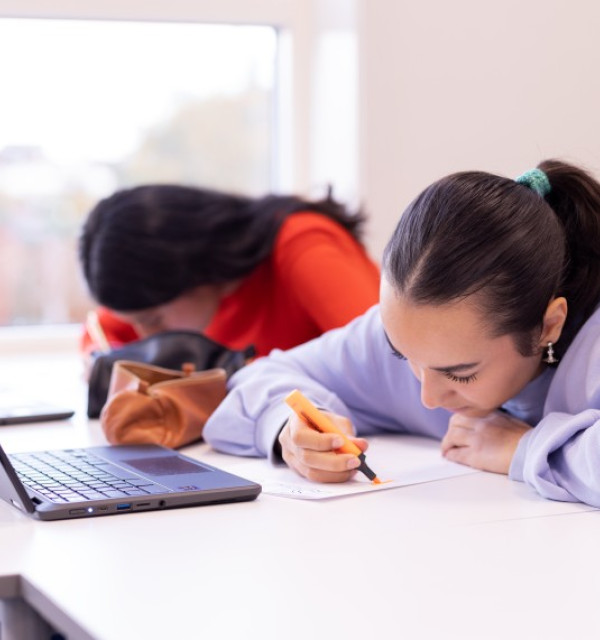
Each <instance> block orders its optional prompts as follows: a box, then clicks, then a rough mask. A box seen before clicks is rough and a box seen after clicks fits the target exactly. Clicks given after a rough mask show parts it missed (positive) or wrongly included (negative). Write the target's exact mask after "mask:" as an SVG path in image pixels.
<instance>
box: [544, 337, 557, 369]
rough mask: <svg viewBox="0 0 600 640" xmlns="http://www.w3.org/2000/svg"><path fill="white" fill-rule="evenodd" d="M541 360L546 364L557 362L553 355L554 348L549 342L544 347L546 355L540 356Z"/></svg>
mask: <svg viewBox="0 0 600 640" xmlns="http://www.w3.org/2000/svg"><path fill="white" fill-rule="evenodd" d="M542 362H545V363H546V364H556V363H557V362H558V358H555V357H554V349H553V347H552V343H551V342H549V343H548V346H547V347H546V357H545V358H542Z"/></svg>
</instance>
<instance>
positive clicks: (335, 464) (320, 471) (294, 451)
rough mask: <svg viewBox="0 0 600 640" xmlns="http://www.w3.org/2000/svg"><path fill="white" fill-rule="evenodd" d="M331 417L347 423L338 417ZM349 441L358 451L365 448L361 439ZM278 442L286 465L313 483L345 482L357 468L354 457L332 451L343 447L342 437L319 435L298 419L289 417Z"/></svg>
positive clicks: (357, 463) (326, 434) (327, 434)
mask: <svg viewBox="0 0 600 640" xmlns="http://www.w3.org/2000/svg"><path fill="white" fill-rule="evenodd" d="M330 417H332V419H333V418H336V419H339V420H341V421H346V422H347V423H348V422H349V421H347V420H346V419H345V418H341V417H340V416H330ZM336 422H337V420H336ZM345 427H346V428H347V427H348V425H345ZM352 441H353V442H355V443H356V445H357V446H358V447H359V448H360V449H361V451H364V450H365V449H366V445H367V443H366V441H365V440H363V439H362V438H352ZM279 442H280V444H281V452H282V457H283V459H284V461H285V463H286V464H287V465H288V466H289V467H290V468H292V469H294V470H295V471H297V472H298V473H299V474H300V475H302V476H304V477H305V478H308V479H309V480H314V481H316V482H345V481H346V480H348V479H350V478H351V477H352V476H353V475H354V474H355V473H356V468H357V467H358V466H359V465H360V461H359V460H358V458H357V457H356V456H354V455H352V454H346V453H337V452H336V451H335V450H336V449H338V448H339V447H341V446H342V445H343V442H344V441H343V438H341V436H339V435H337V434H331V433H320V432H318V431H316V430H315V429H312V428H310V427H309V426H308V425H306V423H304V422H303V421H302V420H300V418H298V417H297V416H291V417H290V419H289V421H288V423H287V424H286V426H285V427H284V428H283V430H282V431H281V433H280V435H279Z"/></svg>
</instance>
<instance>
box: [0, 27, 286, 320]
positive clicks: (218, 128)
mask: <svg viewBox="0 0 600 640" xmlns="http://www.w3.org/2000/svg"><path fill="white" fill-rule="evenodd" d="M276 55H277V33H276V30H275V29H274V28H271V27H267V26H243V25H239V26H230V25H212V24H194V23H169V22H163V23H152V22H118V21H88V20H36V19H0V57H1V59H2V60H3V61H4V64H3V74H2V79H1V83H2V101H0V270H1V277H0V325H19V324H21V325H26V324H54V323H67V322H79V321H81V320H82V319H83V318H84V316H85V312H86V311H87V309H89V308H90V306H92V303H91V301H90V300H89V299H88V298H87V296H86V293H85V287H84V285H83V283H82V280H81V277H80V272H79V265H78V262H77V236H78V230H79V226H80V224H81V222H82V220H83V218H84V217H85V215H86V213H87V211H89V209H90V208H91V207H92V206H93V205H94V204H95V202H96V201H97V200H98V199H100V198H102V197H104V196H106V195H109V194H110V193H112V192H113V191H114V190H116V189H118V188H121V187H125V186H130V185H133V184H141V183H145V182H182V183H186V184H198V185H202V186H209V187H214V188H218V189H230V190H235V191H241V192H244V193H249V194H261V193H264V192H266V191H269V190H271V189H272V188H273V187H274V184H273V179H272V176H273V175H274V169H273V167H274V164H275V158H274V154H273V152H272V149H274V148H275V146H276V145H275V139H274V138H275V136H276V133H275V127H274V123H275V118H274V116H273V112H274V109H273V104H274V93H275V64H276ZM7 61H9V63H8V62H7Z"/></svg>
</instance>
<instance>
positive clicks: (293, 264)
mask: <svg viewBox="0 0 600 640" xmlns="http://www.w3.org/2000/svg"><path fill="white" fill-rule="evenodd" d="M378 296H379V269H378V267H377V266H376V264H375V263H374V262H373V261H371V260H370V258H369V257H368V256H367V254H366V252H365V250H364V249H363V247H362V246H361V245H360V244H359V243H358V242H357V241H356V240H355V239H354V238H353V237H352V236H351V235H350V233H349V232H348V231H347V230H346V229H344V228H343V227H341V226H340V225H339V224H337V223H336V222H334V221H332V220H331V219H330V218H326V217H325V216H323V215H319V214H315V213H297V214H293V215H291V216H290V217H289V218H287V219H286V220H285V222H284V223H283V224H282V226H281V229H280V230H279V233H278V234H277V237H276V239H275V243H274V246H273V251H272V253H271V255H270V256H269V257H268V258H267V259H266V260H264V261H263V262H262V263H261V264H259V265H258V267H256V268H255V269H254V271H252V273H251V274H250V275H249V276H247V277H246V278H245V279H244V280H243V281H242V283H241V284H240V286H239V287H237V289H236V290H235V291H234V292H233V293H232V294H231V295H229V296H227V297H225V298H224V299H223V300H222V301H221V304H220V305H219V308H218V310H217V313H216V314H215V316H214V317H213V319H212V321H211V323H210V325H209V326H208V327H207V328H206V330H205V331H204V333H205V334H206V335H207V336H209V337H210V338H212V339H213V340H216V341H217V342H220V343H222V344H225V345H227V346H228V347H230V348H232V349H240V348H243V347H246V346H248V345H249V344H253V345H254V347H255V348H256V354H257V356H262V355H266V354H268V353H269V352H270V351H271V349H274V348H279V349H289V348H290V347H294V346H296V345H298V344H301V343H303V342H306V341H307V340H311V339H312V338H316V337H317V336H319V335H320V334H321V333H323V332H325V331H328V330H329V329H333V328H335V327H340V326H342V325H344V324H346V323H347V322H349V321H350V320H352V319H353V318H355V317H356V316H359V315H361V314H362V313H363V312H364V311H366V310H367V309H368V308H369V307H371V306H372V305H374V304H375V303H376V302H377V300H378ZM98 316H99V321H100V324H101V326H102V328H103V330H104V332H105V334H106V337H107V338H108V341H109V343H110V344H111V346H113V347H117V346H120V345H122V344H124V343H126V342H131V341H132V340H136V339H137V338H138V335H137V333H136V331H135V329H134V328H133V326H131V325H129V324H127V323H125V322H123V321H122V320H120V319H119V318H117V317H116V316H114V315H113V314H112V313H111V312H110V311H108V310H107V309H104V308H100V309H99V310H98ZM82 348H83V350H85V351H89V350H92V349H95V348H97V346H96V345H94V344H93V342H92V339H91V337H90V336H89V335H88V334H87V332H86V333H85V334H84V336H83V339H82Z"/></svg>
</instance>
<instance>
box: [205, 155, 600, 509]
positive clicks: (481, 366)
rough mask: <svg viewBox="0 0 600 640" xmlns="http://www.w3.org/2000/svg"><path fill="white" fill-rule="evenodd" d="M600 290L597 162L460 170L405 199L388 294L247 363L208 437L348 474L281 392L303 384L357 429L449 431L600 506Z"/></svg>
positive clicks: (320, 476)
mask: <svg viewBox="0 0 600 640" xmlns="http://www.w3.org/2000/svg"><path fill="white" fill-rule="evenodd" d="M599 304H600V184H598V183H597V182H596V181H595V180H594V179H593V178H592V177H591V176H590V175H588V174H587V173H585V172H584V171H582V170H581V169H579V168H577V167H574V166H571V165H567V164H564V163H562V162H559V161H546V162H542V163H541V164H540V165H539V167H538V168H536V169H534V170H532V171H529V172H527V173H526V174H524V175H523V176H521V177H520V178H518V179H517V180H516V181H514V180H510V179H507V178H503V177H499V176H496V175H490V174H487V173H480V172H466V173H458V174H454V175H450V176H448V177H446V178H443V179H442V180H439V181H438V182H436V183H434V184H432V185H431V186H429V187H428V188H427V189H425V191H423V193H421V195H419V196H418V197H417V198H416V200H414V201H413V203H412V204H411V205H410V206H409V207H408V209H407V210H406V211H405V213H404V214H403V215H402V217H401V219H400V222H399V224H398V226H397V228H396V230H395V232H394V234H393V237H392V239H391V240H390V242H389V244H388V246H387V249H386V252H385V255H384V263H383V278H382V287H381V296H380V305H379V307H375V308H373V309H372V310H370V311H369V312H367V313H366V314H365V315H364V316H362V317H361V318H359V319H357V320H355V321H354V322H352V323H350V325H348V327H345V328H343V329H340V330H338V331H332V332H330V333H328V334H326V335H325V336H322V337H321V338H319V339H318V340H315V341H313V342H311V343H309V344H308V345H303V346H301V347H298V348H297V349H293V350H291V351H289V352H287V353H281V354H280V353H276V354H273V355H272V356H270V357H269V358H265V359H263V360H262V361H260V362H257V363H255V364H253V365H250V366H249V367H247V368H246V370H242V371H240V372H239V373H237V374H236V375H235V376H234V377H233V378H232V380H231V383H230V387H231V390H230V393H229V396H228V397H227V398H226V400H225V401H224V403H223V404H222V405H221V406H220V407H219V409H218V410H217V411H216V412H215V413H214V414H213V416H212V417H211V419H210V421H209V422H208V424H207V425H206V428H205V431H204V437H205V439H206V440H207V441H208V442H210V443H212V444H213V445H214V446H215V447H217V448H220V449H223V450H225V451H229V452H232V453H239V454H246V455H265V456H266V455H276V454H277V453H279V452H281V455H282V457H283V460H285V462H286V463H287V464H288V465H289V466H290V467H292V468H294V469H295V470H296V471H297V472H298V473H300V474H302V475H303V476H306V477H308V478H311V479H314V480H317V481H323V482H341V481H345V480H347V479H348V478H349V477H350V476H351V475H353V474H354V473H355V468H356V467H357V466H358V465H359V461H358V459H357V458H356V457H355V456H352V455H347V454H339V453H336V452H334V451H333V450H334V449H335V448H336V446H339V445H338V443H336V442H335V436H333V435H331V434H323V433H318V432H316V431H314V430H313V429H309V428H308V427H306V426H305V425H304V423H303V422H302V421H300V420H299V419H297V418H296V417H295V416H291V417H290V416H289V409H287V407H286V405H285V404H284V403H283V401H282V398H283V397H284V395H285V394H287V393H288V392H289V391H290V390H291V389H293V388H295V387H298V388H300V389H302V390H303V391H304V392H305V393H306V394H307V395H308V396H309V397H310V398H311V399H312V400H313V402H315V404H317V405H318V406H320V407H322V408H324V409H328V410H329V411H330V412H331V413H332V414H334V419H335V420H336V421H337V422H338V424H339V425H340V426H341V427H342V428H344V429H346V430H348V431H351V430H352V431H353V432H354V433H355V434H357V435H358V436H366V435H369V434H374V433H377V432H386V433H389V432H398V433H418V434H424V435H428V436H433V437H437V438H439V439H441V441H442V444H441V448H442V452H443V454H444V455H445V456H446V458H448V459H449V460H453V461H456V462H460V463H463V464H466V465H470V466H472V467H475V468H478V469H483V470H488V471H494V472H497V473H507V474H509V476H510V477H511V478H512V479H514V480H520V481H525V482H526V483H528V484H529V485H531V486H532V487H534V488H535V490H537V491H538V492H539V493H540V494H541V495H542V496H545V497H547V498H552V499H555V500H566V501H581V502H586V503H588V504H591V505H594V506H600V464H599V457H598V452H600V310H599V309H598V305H599ZM249 399H251V402H250V401H249ZM282 425H285V426H283V429H282ZM355 442H356V443H357V444H358V446H360V447H361V448H362V449H363V450H364V449H365V448H366V446H367V442H366V440H364V439H362V438H360V437H357V438H355Z"/></svg>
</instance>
